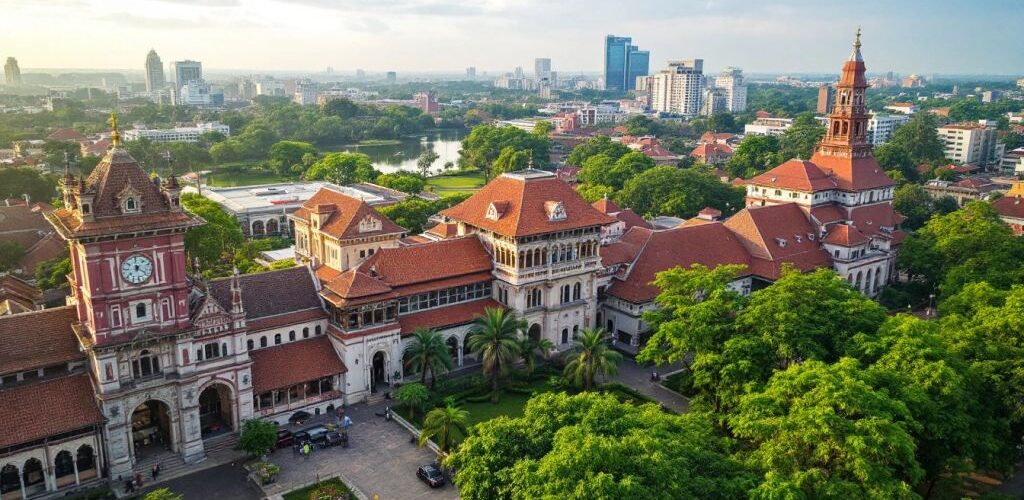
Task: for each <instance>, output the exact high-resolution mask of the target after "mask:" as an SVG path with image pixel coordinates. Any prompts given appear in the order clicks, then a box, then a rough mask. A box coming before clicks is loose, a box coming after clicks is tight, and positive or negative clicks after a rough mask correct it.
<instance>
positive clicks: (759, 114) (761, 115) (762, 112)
mask: <svg viewBox="0 0 1024 500" xmlns="http://www.w3.org/2000/svg"><path fill="white" fill-rule="evenodd" d="M754 116H755V117H757V118H771V117H772V114H771V113H769V112H767V111H765V110H763V109H762V110H760V111H757V112H755V113H754Z"/></svg>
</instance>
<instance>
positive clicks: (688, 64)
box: [648, 59, 704, 116]
mask: <svg viewBox="0 0 1024 500" xmlns="http://www.w3.org/2000/svg"><path fill="white" fill-rule="evenodd" d="M648 88H649V89H650V93H651V109H652V110H654V111H657V112H660V113H672V114H676V115H682V116H695V115H697V114H698V113H700V109H701V97H702V95H701V94H702V93H703V89H704V60H703V59H689V60H686V61H669V63H668V69H663V70H661V71H659V72H658V74H656V75H653V76H651V77H650V81H649V83H648Z"/></svg>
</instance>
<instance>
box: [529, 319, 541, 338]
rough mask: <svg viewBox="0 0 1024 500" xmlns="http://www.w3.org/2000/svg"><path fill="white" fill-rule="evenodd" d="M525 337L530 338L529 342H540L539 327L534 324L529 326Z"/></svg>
mask: <svg viewBox="0 0 1024 500" xmlns="http://www.w3.org/2000/svg"><path fill="white" fill-rule="evenodd" d="M526 335H527V336H528V337H530V340H532V341H534V342H537V341H539V340H540V325H538V324H537V323H534V324H532V325H530V329H529V330H527V332H526Z"/></svg>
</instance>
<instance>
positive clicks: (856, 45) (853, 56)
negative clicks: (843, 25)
mask: <svg viewBox="0 0 1024 500" xmlns="http://www.w3.org/2000/svg"><path fill="white" fill-rule="evenodd" d="M848 60H850V61H857V62H860V61H863V60H864V58H863V57H861V55H860V26H857V35H856V36H855V37H854V39H853V51H852V52H850V59H848Z"/></svg>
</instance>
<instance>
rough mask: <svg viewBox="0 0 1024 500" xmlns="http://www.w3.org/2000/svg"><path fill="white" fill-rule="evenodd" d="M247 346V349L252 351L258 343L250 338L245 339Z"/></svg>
mask: <svg viewBox="0 0 1024 500" xmlns="http://www.w3.org/2000/svg"><path fill="white" fill-rule="evenodd" d="M245 347H246V349H247V350H249V351H251V350H253V349H255V348H256V344H254V343H253V341H252V339H249V340H247V341H245Z"/></svg>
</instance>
